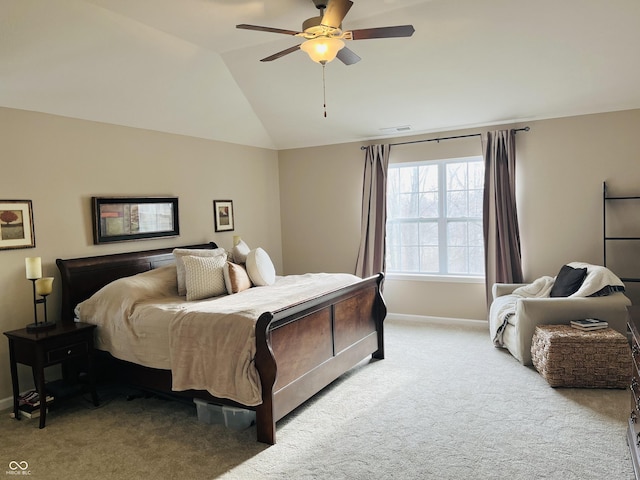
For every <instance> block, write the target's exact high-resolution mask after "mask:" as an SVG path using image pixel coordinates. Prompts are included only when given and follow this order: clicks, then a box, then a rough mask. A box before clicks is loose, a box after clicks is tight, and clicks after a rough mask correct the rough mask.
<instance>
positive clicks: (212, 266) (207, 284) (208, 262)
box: [182, 255, 227, 302]
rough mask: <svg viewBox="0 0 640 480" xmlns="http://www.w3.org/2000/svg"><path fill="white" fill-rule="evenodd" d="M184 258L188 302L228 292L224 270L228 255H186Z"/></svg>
mask: <svg viewBox="0 0 640 480" xmlns="http://www.w3.org/2000/svg"><path fill="white" fill-rule="evenodd" d="M182 260H183V261H184V268H185V283H186V285H187V301H188V302H190V301H192V300H201V299H203V298H209V297H216V296H218V295H224V294H226V293H227V288H226V287H225V284H224V274H223V272H222V270H223V267H224V264H225V263H226V261H227V259H226V256H223V255H217V256H215V257H195V256H192V255H185V256H183V257H182Z"/></svg>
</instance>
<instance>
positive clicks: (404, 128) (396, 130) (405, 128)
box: [380, 125, 411, 134]
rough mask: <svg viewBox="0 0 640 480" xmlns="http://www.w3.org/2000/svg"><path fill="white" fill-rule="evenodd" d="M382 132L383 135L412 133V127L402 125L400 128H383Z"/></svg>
mask: <svg viewBox="0 0 640 480" xmlns="http://www.w3.org/2000/svg"><path fill="white" fill-rule="evenodd" d="M380 131H381V132H382V133H386V134H392V133H404V132H410V131H411V125H402V126H399V127H387V128H381V129H380Z"/></svg>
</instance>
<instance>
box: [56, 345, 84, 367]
mask: <svg viewBox="0 0 640 480" xmlns="http://www.w3.org/2000/svg"><path fill="white" fill-rule="evenodd" d="M88 351H89V345H87V342H82V343H75V344H73V345H68V346H65V347H62V348H57V349H55V350H50V351H48V352H47V363H49V362H58V361H60V360H64V359H65V358H70V357H75V356H79V355H86V354H87V352H88Z"/></svg>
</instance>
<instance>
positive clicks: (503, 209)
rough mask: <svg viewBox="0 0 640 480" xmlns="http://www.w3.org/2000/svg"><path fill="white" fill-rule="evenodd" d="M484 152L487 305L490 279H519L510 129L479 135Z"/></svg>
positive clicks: (514, 174)
mask: <svg viewBox="0 0 640 480" xmlns="http://www.w3.org/2000/svg"><path fill="white" fill-rule="evenodd" d="M482 144H483V152H484V165H485V172H484V206H483V208H484V210H483V215H482V216H483V230H484V263H485V272H486V277H485V278H486V294H487V305H491V300H492V298H491V288H492V286H493V284H494V283H521V282H522V259H521V253H520V230H519V228H518V212H517V209H516V141H515V131H514V130H496V131H493V132H487V133H486V134H484V135H483V136H482Z"/></svg>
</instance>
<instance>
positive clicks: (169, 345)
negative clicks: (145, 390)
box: [76, 266, 359, 405]
mask: <svg viewBox="0 0 640 480" xmlns="http://www.w3.org/2000/svg"><path fill="white" fill-rule="evenodd" d="M358 280H359V278H358V277H356V276H354V275H349V274H326V273H316V274H305V275H290V276H285V277H278V279H277V281H276V283H275V284H274V285H271V286H268V287H254V288H250V289H249V290H245V291H243V292H240V293H236V294H234V295H224V296H220V297H215V298H212V299H207V300H200V301H194V302H186V301H185V300H184V297H178V296H177V286H176V270H175V267H174V266H170V267H163V268H159V269H156V270H152V271H150V272H145V273H142V274H138V275H134V276H132V277H127V278H122V279H119V280H116V281H115V282H112V283H111V284H109V285H107V286H106V287H104V288H103V289H101V290H100V291H99V292H97V293H96V294H94V295H93V296H92V297H91V298H89V299H88V300H85V301H84V302H82V303H80V304H79V305H78V307H77V308H76V316H77V317H78V319H79V320H80V321H83V322H87V323H92V324H96V325H98V329H97V334H96V348H98V349H100V350H105V351H108V352H110V353H111V354H112V355H113V356H114V357H116V358H119V359H122V360H126V361H129V362H133V363H137V364H140V365H144V366H147V367H152V368H160V369H165V370H168V369H170V370H171V372H172V379H173V380H172V381H173V384H172V389H173V390H175V391H181V390H188V389H198V390H207V391H209V392H210V393H211V394H212V395H214V396H217V397H221V398H229V399H231V400H235V401H237V402H240V403H242V404H244V405H258V404H260V403H261V401H262V395H261V387H260V380H259V377H258V372H257V370H256V368H255V365H254V361H253V360H254V356H255V352H256V344H255V323H256V321H257V319H258V317H259V316H260V315H261V314H262V313H264V312H266V311H274V310H278V309H280V308H284V307H287V306H289V305H291V304H294V303H297V302H300V301H303V300H306V299H309V298H312V297H315V296H317V295H319V294H322V293H326V292H329V291H332V290H335V289H338V288H341V287H343V286H346V285H349V284H352V283H355V282H356V281H358Z"/></svg>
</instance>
